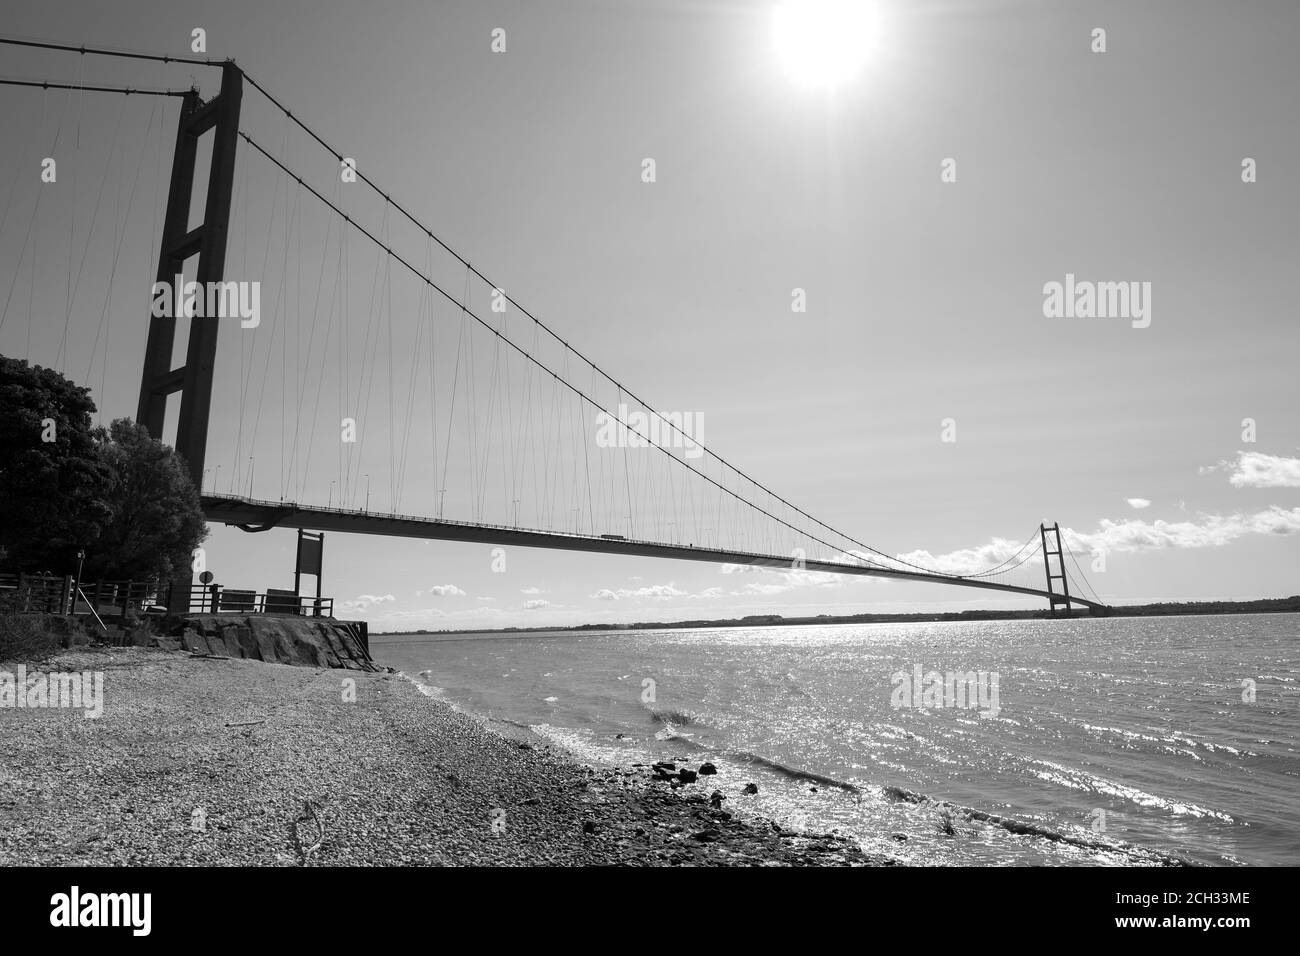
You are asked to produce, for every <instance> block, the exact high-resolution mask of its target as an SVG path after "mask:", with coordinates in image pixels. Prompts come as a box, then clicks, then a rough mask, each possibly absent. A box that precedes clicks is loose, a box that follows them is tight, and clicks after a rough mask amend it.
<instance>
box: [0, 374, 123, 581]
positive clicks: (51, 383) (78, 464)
mask: <svg viewBox="0 0 1300 956" xmlns="http://www.w3.org/2000/svg"><path fill="white" fill-rule="evenodd" d="M94 411H95V403H94V402H93V401H91V398H90V390H89V389H87V388H82V387H80V386H77V385H74V384H73V383H72V382H70V381H68V379H66V378H64V377H63V376H62V375H60V374H59V373H58V372H56V371H54V370H53V369H48V368H42V367H41V366H39V365H35V366H33V365H28V363H27V362H25V361H23V360H21V359H12V358H8V357H6V356H3V355H0V564H3V565H4V566H7V567H9V568H12V569H14V570H23V571H33V570H41V571H52V572H55V573H64V574H66V573H71V572H72V571H75V570H76V565H77V551H78V550H79V549H80V548H86V549H87V550H89V549H91V548H92V547H95V546H96V543H97V542H98V540H99V538H100V536H101V534H102V531H103V528H104V525H105V524H106V523H107V522H108V521H109V519H110V518H111V517H112V506H111V505H110V503H109V502H108V500H107V496H108V492H109V490H110V488H111V487H112V485H113V475H112V472H111V470H110V468H109V466H108V464H107V463H106V462H105V461H104V459H103V457H102V455H101V454H100V449H99V447H98V444H97V442H96V440H95V435H94V431H93V429H92V427H91V418H90V416H91V414H92V413H93V412H94Z"/></svg>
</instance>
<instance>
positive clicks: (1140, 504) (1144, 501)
mask: <svg viewBox="0 0 1300 956" xmlns="http://www.w3.org/2000/svg"><path fill="white" fill-rule="evenodd" d="M1124 500H1125V501H1127V502H1128V506H1129V507H1130V508H1135V509H1137V510H1138V511H1141V510H1142V509H1143V508H1150V507H1151V501H1150V499H1149V498H1125V499H1124Z"/></svg>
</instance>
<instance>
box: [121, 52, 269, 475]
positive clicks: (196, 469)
mask: <svg viewBox="0 0 1300 956" xmlns="http://www.w3.org/2000/svg"><path fill="white" fill-rule="evenodd" d="M243 80H244V74H243V73H242V72H240V70H239V68H238V67H237V66H235V64H234V63H233V62H230V61H227V62H226V63H224V64H223V65H222V67H221V92H220V93H218V94H217V95H216V96H215V97H213V98H212V99H210V100H208V102H206V103H204V102H203V101H202V100H200V99H199V94H198V91H197V90H190V92H189V93H188V94H186V96H185V97H184V98H183V99H182V100H181V115H180V122H179V124H178V128H177V130H176V150H175V153H174V156H173V159H172V178H171V186H170V188H169V189H168V192H167V212H166V215H165V218H164V219H163V232H162V241H161V243H160V245H159V248H158V282H165V283H167V286H168V288H171V287H172V285H173V283H174V282H175V278H176V276H177V275H180V274H182V273H183V270H184V266H185V263H186V262H187V261H188V260H189V259H190V258H192V257H194V256H196V255H197V256H198V257H199V261H198V265H197V267H196V270H195V277H194V280H193V281H195V282H198V283H199V286H200V288H203V289H206V288H208V286H207V283H208V282H219V281H220V280H221V278H222V273H223V272H224V271H225V266H226V234H227V231H228V228H229V225H230V200H231V194H232V193H233V191H234V185H235V150H236V144H237V142H238V133H239V104H240V100H241V98H242V96H243ZM209 130H211V131H212V164H211V167H210V169H209V171H208V194H207V201H206V204H205V206H204V211H203V222H202V223H200V224H199V225H198V226H196V227H195V228H194V229H189V219H190V193H191V192H192V191H193V188H194V168H195V160H196V153H197V151H198V143H199V137H201V136H202V135H203V134H204V133H206V132H208V131H209ZM176 295H177V292H176V290H175V289H173V290H172V301H173V303H174V302H175V301H176ZM219 321H220V320H219V319H216V318H212V317H203V318H191V319H190V338H189V344H188V346H187V348H186V353H185V364H184V365H182V366H180V367H179V368H172V351H173V347H174V344H175V339H176V319H175V317H163V316H154V315H152V314H151V316H150V319H149V338H148V343H147V344H146V346H145V353H144V372H143V374H142V375H141V379H140V404H139V406H138V408H137V411H136V416H135V420H136V421H137V422H139V423H140V424H142V425H144V426H145V428H147V429H148V430H149V434H150V435H152V436H153V437H154V438H157V439H161V438H162V437H163V427H164V424H165V422H164V419H165V417H166V413H167V396H168V395H170V394H172V393H173V392H180V393H181V407H180V419H179V421H178V422H177V426H176V451H177V452H178V453H179V454H180V455H181V457H182V458H184V459H185V462H186V464H187V465H188V466H189V469H190V478H191V479H192V480H193V481H194V487H195V488H199V489H202V486H203V458H204V453H205V450H206V447H207V442H208V415H209V412H210V411H211V407H212V370H213V366H214V364H215V363H216V358H217V324H218V322H219Z"/></svg>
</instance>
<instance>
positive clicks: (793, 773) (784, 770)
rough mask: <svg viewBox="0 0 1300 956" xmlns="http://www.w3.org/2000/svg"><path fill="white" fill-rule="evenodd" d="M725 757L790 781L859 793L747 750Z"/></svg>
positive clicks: (831, 779) (842, 783)
mask: <svg viewBox="0 0 1300 956" xmlns="http://www.w3.org/2000/svg"><path fill="white" fill-rule="evenodd" d="M727 756H730V757H735V758H736V759H737V760H742V761H744V762H745V763H752V764H758V766H760V767H764V768H766V769H767V770H771V771H772V772H773V773H777V774H780V775H781V776H783V777H789V778H790V779H791V780H811V781H812V782H814V783H820V784H822V785H823V786H827V787H837V788H838V789H840V790H845V791H848V792H849V793H861V792H862V788H861V787H858V786H855V785H854V784H851V783H847V782H845V781H843V780H836V779H835V778H834V777H827V776H825V775H823V774H820V773H814V772H813V771H811V770H801V769H799V768H798V767H787V766H786V765H785V764H783V763H777V762H776V761H775V760H769V759H768V758H767V757H761V756H759V755H758V754H752V753H750V752H749V751H747V750H737V751H731V752H730V753H728V754H727Z"/></svg>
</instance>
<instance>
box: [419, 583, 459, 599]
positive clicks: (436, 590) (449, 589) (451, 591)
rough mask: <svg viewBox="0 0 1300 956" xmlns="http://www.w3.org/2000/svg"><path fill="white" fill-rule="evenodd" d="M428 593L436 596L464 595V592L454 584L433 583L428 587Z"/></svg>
mask: <svg viewBox="0 0 1300 956" xmlns="http://www.w3.org/2000/svg"><path fill="white" fill-rule="evenodd" d="M428 593H429V594H436V595H438V597H464V596H465V592H464V591H462V590H461V589H460V588H458V587H456V585H454V584H435V585H434V586H433V587H431V588H429V590H428Z"/></svg>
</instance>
